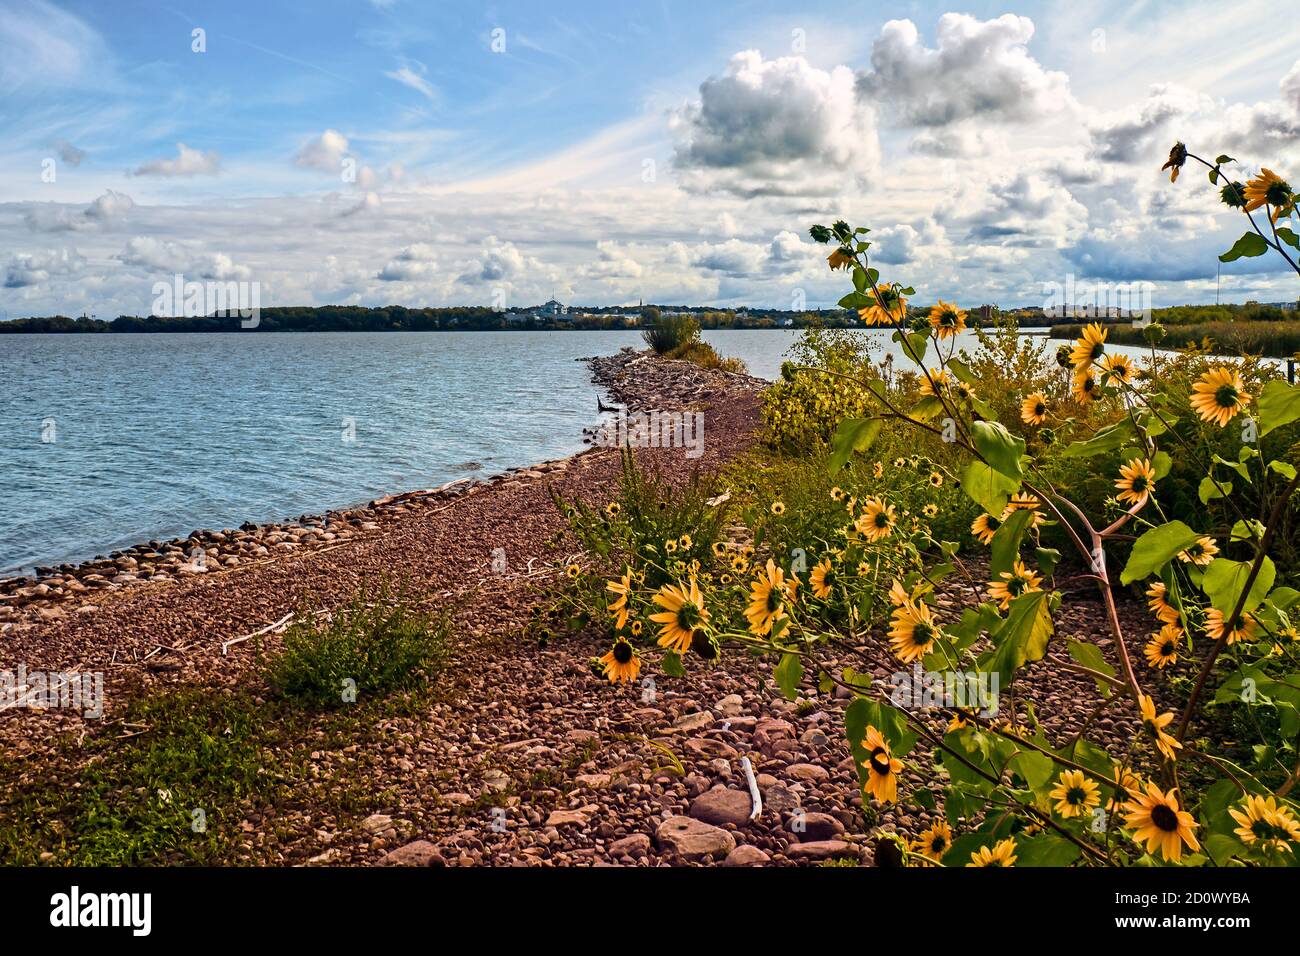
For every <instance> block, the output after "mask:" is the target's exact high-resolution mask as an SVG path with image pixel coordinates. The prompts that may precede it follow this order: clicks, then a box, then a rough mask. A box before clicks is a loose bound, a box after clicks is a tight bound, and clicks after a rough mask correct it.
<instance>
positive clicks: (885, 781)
mask: <svg viewBox="0 0 1300 956" xmlns="http://www.w3.org/2000/svg"><path fill="white" fill-rule="evenodd" d="M862 749H863V750H865V751H866V752H867V782H866V784H865V785H864V787H863V789H865V790H866V791H867V792H868V793H870V794H871V795H872V796H873V797H875V798H876V799H877V800H879V801H880V802H881V803H893V802H895V801H896V800H897V799H898V774H899V771H901V770H902V769H903V761H901V760H899V759H897V758H896V757H894V756H893V755H891V754H890V752H889V744H888V743H886V742H885V738H884V737H882V736H881V734H880V731H879V730H877V729H876V728H875V727H873V726H870V725H868V726H867V733H866V736H865V737H863V739H862Z"/></svg>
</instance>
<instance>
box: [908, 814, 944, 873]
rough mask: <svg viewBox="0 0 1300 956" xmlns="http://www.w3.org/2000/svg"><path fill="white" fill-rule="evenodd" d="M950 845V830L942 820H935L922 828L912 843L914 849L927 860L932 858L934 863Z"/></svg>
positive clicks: (940, 858) (941, 857)
mask: <svg viewBox="0 0 1300 956" xmlns="http://www.w3.org/2000/svg"><path fill="white" fill-rule="evenodd" d="M951 846H952V830H951V829H949V827H948V824H946V823H945V822H944V821H942V820H936V821H935V822H934V823H932V824H931V825H930V826H929V827H928V828H926V829H925V830H922V831H921V833H920V835H919V836H918V837H917V838H916V840H914V841H913V843H912V849H913V850H914V851H916V852H917V853H919V854H921V856H923V857H925V858H926V859H927V860H933V861H934V862H935V863H938V862H939V861H940V860H942V859H943V855H944V854H945V853H947V852H948V849H949V847H951Z"/></svg>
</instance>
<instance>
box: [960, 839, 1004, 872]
mask: <svg viewBox="0 0 1300 956" xmlns="http://www.w3.org/2000/svg"><path fill="white" fill-rule="evenodd" d="M966 865H967V866H1015V865H1016V841H1015V840H1014V839H1006V840H1003V841H1001V842H1000V843H998V844H997V845H996V846H992V847H988V846H982V847H980V848H979V849H978V850H976V851H975V852H974V853H972V854H971V855H970V862H969V863H967V864H966Z"/></svg>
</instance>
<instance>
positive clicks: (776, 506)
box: [772, 501, 785, 518]
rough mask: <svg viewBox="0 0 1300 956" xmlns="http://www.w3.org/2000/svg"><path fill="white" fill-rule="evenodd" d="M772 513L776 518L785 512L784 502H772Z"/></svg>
mask: <svg viewBox="0 0 1300 956" xmlns="http://www.w3.org/2000/svg"><path fill="white" fill-rule="evenodd" d="M772 514H774V515H776V516H777V517H778V518H779V517H780V516H781V515H783V514H785V502H784V501H774V502H772Z"/></svg>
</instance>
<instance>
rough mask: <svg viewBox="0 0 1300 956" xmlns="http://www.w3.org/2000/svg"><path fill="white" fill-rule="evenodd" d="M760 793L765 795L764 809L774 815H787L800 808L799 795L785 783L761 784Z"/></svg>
mask: <svg viewBox="0 0 1300 956" xmlns="http://www.w3.org/2000/svg"><path fill="white" fill-rule="evenodd" d="M758 792H759V793H761V794H762V795H763V809H764V810H770V811H771V812H772V813H785V812H786V811H787V810H793V809H794V808H795V807H797V806H799V795H798V794H797V793H795V792H794V791H793V790H791V789H790V788H789V787H788V786H786V785H785V784H784V783H772V784H769V785H768V786H762V785H761V784H760V785H759V791H758Z"/></svg>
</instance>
